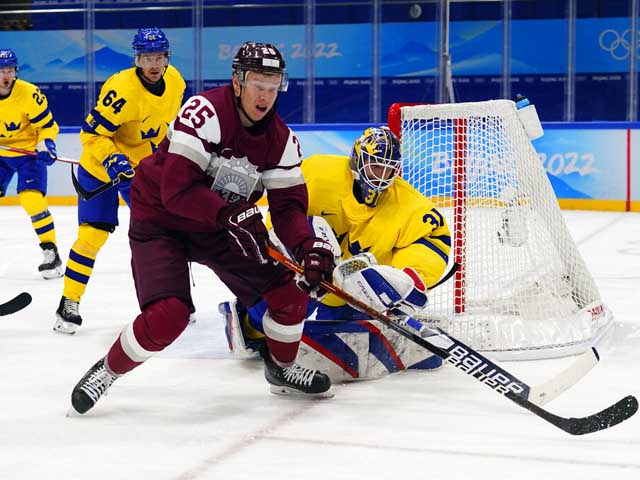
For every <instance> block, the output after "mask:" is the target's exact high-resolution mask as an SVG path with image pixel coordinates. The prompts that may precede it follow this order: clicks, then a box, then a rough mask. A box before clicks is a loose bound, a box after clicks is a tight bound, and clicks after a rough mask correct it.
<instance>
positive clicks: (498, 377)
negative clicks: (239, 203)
mask: <svg viewBox="0 0 640 480" xmlns="http://www.w3.org/2000/svg"><path fill="white" fill-rule="evenodd" d="M267 249H268V252H269V255H270V256H271V257H272V258H273V259H274V260H277V261H278V262H280V263H281V264H283V265H284V266H285V267H287V268H288V269H290V270H292V271H294V272H296V273H300V274H301V273H304V269H303V267H302V266H301V265H299V264H298V263H296V262H294V261H293V260H291V259H290V258H288V257H286V256H285V255H283V254H282V253H280V252H279V251H277V250H275V249H273V248H271V247H267ZM320 286H321V287H322V288H324V289H325V290H327V291H328V292H330V293H333V294H334V295H336V296H337V297H339V298H341V299H343V300H345V301H346V302H347V303H349V304H350V305H352V306H353V307H356V308H358V309H359V310H361V311H363V312H365V313H366V314H367V315H369V316H370V317H372V318H375V319H377V320H379V321H381V322H382V323H384V324H385V325H386V326H388V327H389V328H391V329H392V330H394V331H396V332H398V333H399V334H400V335H402V336H404V337H406V338H408V339H409V340H412V341H413V342H414V343H416V344H418V345H420V346H421V347H423V348H425V349H427V350H429V351H430V352H432V353H434V354H435V355H438V356H439V357H441V358H442V359H443V360H446V361H447V362H448V363H450V364H451V365H453V366H454V367H456V368H458V369H460V370H462V371H463V372H464V373H466V374H468V375H470V376H472V377H473V378H475V379H476V380H478V381H479V382H481V383H484V384H485V385H487V386H488V387H489V388H491V389H492V390H494V391H495V392H497V393H499V394H501V395H504V396H505V397H507V398H508V399H509V400H511V401H512V402H514V403H515V404H516V405H519V406H520V407H522V408H524V409H526V410H529V411H530V412H532V413H533V414H535V415H537V416H538V417H540V418H542V419H543V420H546V421H547V422H549V423H550V424H552V425H554V426H555V427H557V428H559V429H561V430H564V431H565V432H567V433H569V434H571V435H584V434H587V433H593V432H597V431H600V430H604V429H606V428H609V427H613V426H614V425H617V424H619V423H621V422H623V421H625V420H627V419H628V418H630V417H631V416H633V415H634V414H635V413H636V412H637V410H638V400H637V399H636V398H635V397H634V396H633V395H628V396H626V397H624V398H623V399H621V400H619V401H618V402H617V403H615V404H613V405H611V406H609V407H607V408H605V409H604V410H602V411H600V412H597V413H594V414H592V415H589V416H587V417H579V418H575V417H571V418H565V417H560V416H558V415H555V414H553V413H551V412H549V411H547V410H545V409H543V408H542V407H540V406H539V405H536V404H535V403H534V402H532V401H530V400H529V399H528V397H529V395H530V393H531V388H530V387H528V385H527V384H525V383H524V382H521V381H520V380H518V379H517V378H516V377H514V376H513V375H512V374H510V373H509V372H507V371H506V370H504V369H503V368H502V367H500V366H498V365H497V364H495V363H493V362H492V361H491V360H489V359H488V358H486V357H485V356H483V355H481V354H480V353H478V352H476V351H475V350H473V349H472V348H470V347H468V346H466V345H465V344H463V343H462V342H460V341H459V340H456V339H455V338H454V337H451V336H450V335H448V334H447V333H446V332H444V331H443V330H440V329H439V328H431V327H427V329H428V331H429V336H427V337H426V338H423V337H421V336H420V335H417V334H415V333H413V332H411V331H409V330H407V329H405V328H404V327H403V326H401V325H399V324H397V323H395V322H394V321H393V320H391V318H389V317H388V316H387V315H385V314H383V313H380V312H378V311H376V310H374V309H372V308H371V307H369V306H368V305H366V304H365V303H363V302H360V301H359V300H357V299H356V298H354V297H352V296H351V295H349V294H348V293H347V292H345V291H343V290H341V289H339V288H338V287H336V286H335V285H334V284H332V283H329V282H327V281H324V280H323V281H322V282H321V283H320Z"/></svg>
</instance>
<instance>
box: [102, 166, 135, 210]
mask: <svg viewBox="0 0 640 480" xmlns="http://www.w3.org/2000/svg"><path fill="white" fill-rule="evenodd" d="M102 165H103V166H104V169H105V170H106V171H107V175H109V178H110V179H111V181H112V182H113V184H114V185H116V186H117V187H118V191H119V192H120V195H121V196H122V199H123V200H124V201H125V202H126V203H127V205H129V206H131V202H130V199H129V198H130V191H131V179H132V178H133V176H134V175H135V173H136V172H135V171H134V170H133V167H132V166H131V164H130V163H129V159H128V158H127V156H126V155H124V154H122V153H114V154H112V155H109V156H108V157H107V158H105V159H104V161H103V162H102Z"/></svg>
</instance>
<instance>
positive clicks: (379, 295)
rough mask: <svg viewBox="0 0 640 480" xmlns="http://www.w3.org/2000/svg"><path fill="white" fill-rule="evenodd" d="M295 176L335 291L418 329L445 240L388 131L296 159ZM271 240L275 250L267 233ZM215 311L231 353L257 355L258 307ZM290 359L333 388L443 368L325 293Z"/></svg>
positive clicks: (261, 309) (443, 225) (232, 305)
mask: <svg viewBox="0 0 640 480" xmlns="http://www.w3.org/2000/svg"><path fill="white" fill-rule="evenodd" d="M302 170H303V173H304V176H305V179H306V182H307V188H308V194H309V205H308V210H307V211H308V214H309V215H310V217H309V222H310V225H311V226H312V228H313V229H314V231H315V234H316V236H318V237H320V238H323V239H325V240H326V241H328V242H330V243H331V245H332V247H333V251H334V254H335V257H336V263H337V267H336V269H335V271H334V282H335V283H336V285H337V286H338V287H340V288H341V289H343V290H345V291H346V292H347V293H349V294H350V295H352V296H353V297H355V298H357V299H358V300H361V301H362V302H363V303H366V304H367V305H370V306H372V307H373V308H375V309H376V310H378V311H380V312H386V313H389V314H390V315H392V317H393V318H394V319H395V321H397V322H402V323H403V324H404V325H406V326H408V327H410V328H413V329H415V330H416V331H418V332H420V330H421V328H422V326H423V325H422V324H420V323H419V322H417V321H415V320H413V319H412V318H410V317H411V316H413V315H415V313H417V312H418V311H420V310H422V309H424V307H425V306H426V304H427V302H428V298H427V289H428V287H429V286H431V285H433V284H435V283H436V282H437V281H438V280H439V279H440V277H441V276H442V275H443V273H444V271H445V269H446V266H447V263H448V260H449V252H450V246H451V239H450V234H449V229H448V226H447V222H446V220H445V218H444V217H443V216H442V215H441V214H440V212H438V210H437V209H436V208H435V206H434V205H433V203H432V202H431V201H430V200H429V199H428V198H427V197H425V196H424V195H422V194H421V193H419V192H418V191H417V190H416V189H415V188H413V187H412V186H411V185H410V184H409V183H407V182H406V181H404V180H403V179H402V178H400V173H401V153H400V142H399V140H398V138H397V137H396V136H395V135H394V134H393V133H392V132H391V131H390V130H389V129H388V128H386V127H381V128H368V129H367V130H365V131H364V133H363V134H362V135H361V136H360V137H359V138H358V139H357V140H356V141H355V143H354V145H353V149H352V152H351V155H350V156H349V157H346V156H338V155H315V156H312V157H310V158H308V159H306V160H305V161H304V162H303V163H302ZM272 241H273V242H274V243H275V244H276V245H279V242H278V239H277V238H275V236H274V237H273V238H272ZM281 249H282V247H281ZM282 250H283V251H284V249H282ZM285 253H286V252H285ZM301 287H302V288H304V285H301ZM219 310H220V312H221V313H222V314H223V316H224V318H225V333H226V336H227V339H228V343H229V348H230V350H231V351H232V353H233V355H234V357H236V358H250V357H252V356H257V352H258V351H259V350H260V347H261V344H262V342H263V331H264V330H263V328H264V327H263V325H264V324H269V322H265V323H263V320H264V318H265V316H266V315H268V312H267V310H266V306H265V305H264V302H262V301H260V302H258V303H256V304H254V305H250V306H246V305H242V304H240V302H238V301H237V300H235V301H230V302H223V303H221V304H220V306H219ZM296 361H297V362H298V363H299V364H300V365H302V366H305V367H307V368H313V369H318V370H321V371H323V372H325V373H327V374H329V376H330V377H331V380H332V381H334V382H335V381H349V380H357V379H372V378H378V377H382V376H384V375H388V374H389V373H393V372H397V371H400V370H406V369H421V370H431V369H435V368H438V367H440V366H441V364H442V360H441V359H440V358H439V357H437V356H434V355H432V354H431V353H430V352H428V351H427V350H425V349H423V348H421V347H419V346H417V345H416V344H415V343H413V342H411V341H409V340H407V339H406V338H405V337H402V336H400V335H398V334H397V333H395V332H393V331H392V330H390V329H388V328H387V327H385V326H384V325H382V324H380V323H379V322H377V321H372V320H371V319H369V318H367V316H366V315H365V314H364V313H362V312H359V311H358V310H355V309H354V308H352V307H351V306H349V305H345V304H344V302H342V301H341V300H339V299H338V298H336V297H334V296H333V295H325V296H322V295H320V296H319V297H316V298H310V300H309V305H308V310H307V320H306V321H305V326H304V331H303V336H302V343H301V345H300V350H299V353H298V358H297V360H296Z"/></svg>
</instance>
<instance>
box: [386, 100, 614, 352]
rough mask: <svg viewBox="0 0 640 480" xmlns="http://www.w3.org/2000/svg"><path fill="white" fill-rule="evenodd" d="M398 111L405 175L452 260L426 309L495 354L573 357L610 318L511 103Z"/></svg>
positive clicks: (458, 334) (454, 331)
mask: <svg viewBox="0 0 640 480" xmlns="http://www.w3.org/2000/svg"><path fill="white" fill-rule="evenodd" d="M391 112H393V110H391ZM399 112H400V123H401V138H402V155H403V162H404V171H403V176H404V178H405V179H406V180H408V181H409V182H410V183H411V184H412V185H413V186H414V187H416V188H417V189H418V190H420V191H421V192H422V193H423V194H425V195H427V196H428V197H430V198H431V199H432V200H433V201H434V203H435V204H436V207H437V208H438V209H439V210H440V212H441V213H442V214H443V215H444V216H445V217H446V219H447V221H448V223H449V227H450V229H451V234H452V243H451V247H452V252H451V256H450V262H449V263H450V265H449V266H451V265H452V264H453V262H457V263H458V264H459V265H460V267H459V269H458V271H457V272H456V274H455V275H454V276H453V277H452V278H451V279H450V280H449V281H447V282H446V283H445V284H443V285H442V286H440V287H437V288H435V289H434V290H432V291H431V292H430V294H429V306H428V308H427V310H426V311H425V316H426V317H428V318H430V319H434V320H436V321H439V322H440V325H441V326H442V327H443V328H444V329H445V330H447V331H448V332H449V333H450V334H452V335H453V336H456V337H457V338H459V339H460V340H461V341H463V342H465V343H467V344H469V345H470V346H471V347H473V348H475V349H476V350H480V351H484V352H492V353H494V354H495V355H494V356H495V357H497V358H502V359H532V358H545V357H554V356H563V355H570V354H575V353H579V352H581V351H584V350H585V349H586V348H588V347H590V346H592V345H593V344H594V343H595V342H596V341H597V340H598V339H599V338H600V337H601V336H602V335H603V334H604V332H605V330H606V329H607V327H608V326H609V325H611V324H612V320H613V315H612V314H611V312H610V310H609V309H608V308H607V306H606V305H605V304H604V303H603V302H602V300H601V298H600V294H599V292H598V289H597V287H596V285H595V283H594V281H593V278H592V277H591V274H590V273H589V271H588V270H587V267H586V265H585V263H584V261H583V259H582V257H581V256H580V253H579V252H578V250H577V248H576V245H575V243H574V241H573V239H572V238H571V236H570V234H569V232H568V230H567V227H566V225H565V222H564V219H563V216H562V213H561V211H560V208H559V206H558V202H557V200H556V197H555V195H554V192H553V189H552V187H551V183H550V182H549V179H548V178H547V175H546V173H545V171H544V169H543V167H542V164H541V163H540V161H539V159H538V155H537V154H536V151H535V149H534V148H533V146H532V144H531V142H530V141H529V138H528V137H527V134H526V132H525V130H524V127H523V126H522V124H521V123H520V121H519V119H518V115H517V112H516V107H515V104H514V103H513V102H511V101H508V100H494V101H487V102H477V103H458V104H444V105H418V106H407V107H402V108H401V109H399ZM391 115H393V113H391ZM392 121H393V119H392V118H390V120H389V124H390V125H391V124H392ZM396 122H397V119H396Z"/></svg>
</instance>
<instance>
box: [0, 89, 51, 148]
mask: <svg viewBox="0 0 640 480" xmlns="http://www.w3.org/2000/svg"><path fill="white" fill-rule="evenodd" d="M58 131H59V128H58V124H57V123H56V122H55V120H54V119H53V115H52V114H51V111H50V110H49V103H48V102H47V97H46V96H45V95H44V93H42V92H41V91H40V89H39V88H38V87H36V86H35V85H33V84H32V83H29V82H25V81H24V80H20V79H19V78H18V79H16V81H15V83H14V84H13V88H12V90H11V94H10V95H9V96H8V97H7V98H5V99H4V100H0V143H2V144H3V145H6V146H8V147H13V148H21V149H24V150H30V151H35V149H36V145H37V144H38V142H40V141H41V140H44V139H46V138H50V139H51V140H55V139H56V137H57V136H58ZM0 155H2V156H3V157H18V156H22V154H21V153H14V152H9V151H1V152H0Z"/></svg>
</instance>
